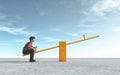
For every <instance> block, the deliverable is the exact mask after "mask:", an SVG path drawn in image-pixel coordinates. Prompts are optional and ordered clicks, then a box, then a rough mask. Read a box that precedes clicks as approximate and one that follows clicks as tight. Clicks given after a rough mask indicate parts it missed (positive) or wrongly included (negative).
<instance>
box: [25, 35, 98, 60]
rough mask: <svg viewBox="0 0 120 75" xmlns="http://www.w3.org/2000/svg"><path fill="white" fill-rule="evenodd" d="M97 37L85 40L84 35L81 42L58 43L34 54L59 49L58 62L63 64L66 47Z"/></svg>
mask: <svg viewBox="0 0 120 75" xmlns="http://www.w3.org/2000/svg"><path fill="white" fill-rule="evenodd" d="M98 37H100V36H93V37H89V38H86V37H85V35H83V39H81V40H77V41H73V42H69V43H66V41H60V42H59V45H58V46H53V47H49V48H46V49H42V50H37V51H36V52H35V54H36V53H40V52H44V51H49V50H52V49H55V48H59V61H60V62H65V61H66V46H68V45H72V44H76V43H79V42H84V41H87V40H92V39H95V38H98ZM27 55H29V54H25V55H23V56H27Z"/></svg>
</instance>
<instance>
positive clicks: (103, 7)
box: [92, 0, 120, 15]
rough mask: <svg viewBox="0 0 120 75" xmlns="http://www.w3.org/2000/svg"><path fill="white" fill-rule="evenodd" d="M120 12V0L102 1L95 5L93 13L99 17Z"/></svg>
mask: <svg viewBox="0 0 120 75" xmlns="http://www.w3.org/2000/svg"><path fill="white" fill-rule="evenodd" d="M119 10H120V0H100V1H98V2H97V3H96V4H94V5H93V7H92V11H93V12H95V13H96V14H98V15H104V14H105V13H106V12H115V11H119Z"/></svg>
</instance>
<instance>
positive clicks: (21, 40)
mask: <svg viewBox="0 0 120 75" xmlns="http://www.w3.org/2000/svg"><path fill="white" fill-rule="evenodd" d="M15 41H16V42H19V43H25V42H27V41H28V39H17V40H15Z"/></svg>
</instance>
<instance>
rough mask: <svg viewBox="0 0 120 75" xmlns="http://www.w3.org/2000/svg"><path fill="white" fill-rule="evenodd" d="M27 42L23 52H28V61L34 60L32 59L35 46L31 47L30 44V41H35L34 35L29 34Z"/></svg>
mask: <svg viewBox="0 0 120 75" xmlns="http://www.w3.org/2000/svg"><path fill="white" fill-rule="evenodd" d="M29 40H30V41H29V42H28V43H26V45H25V46H24V48H23V54H30V60H29V61H30V62H35V60H34V52H35V51H36V48H37V47H33V46H32V43H33V42H34V41H35V37H34V36H31V37H30V38H29Z"/></svg>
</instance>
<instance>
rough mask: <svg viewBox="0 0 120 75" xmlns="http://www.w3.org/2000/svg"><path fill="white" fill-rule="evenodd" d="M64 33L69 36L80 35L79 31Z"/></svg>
mask: <svg viewBox="0 0 120 75" xmlns="http://www.w3.org/2000/svg"><path fill="white" fill-rule="evenodd" d="M65 34H66V35H69V36H74V37H80V33H65Z"/></svg>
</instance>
